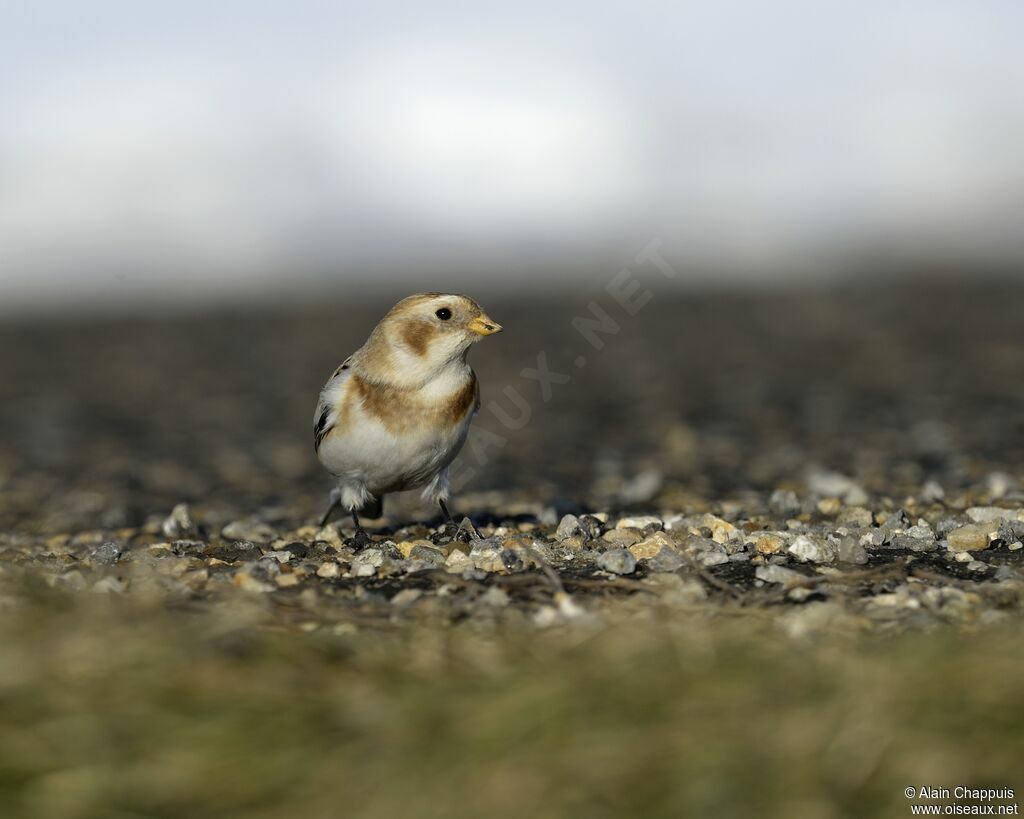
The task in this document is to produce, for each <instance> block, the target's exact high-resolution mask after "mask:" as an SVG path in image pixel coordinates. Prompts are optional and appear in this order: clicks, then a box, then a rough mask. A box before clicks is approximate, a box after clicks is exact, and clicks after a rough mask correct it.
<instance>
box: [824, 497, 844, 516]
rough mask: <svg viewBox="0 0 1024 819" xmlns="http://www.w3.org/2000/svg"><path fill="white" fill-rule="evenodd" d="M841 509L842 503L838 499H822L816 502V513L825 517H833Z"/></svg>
mask: <svg viewBox="0 0 1024 819" xmlns="http://www.w3.org/2000/svg"><path fill="white" fill-rule="evenodd" d="M842 508H843V502H842V501H841V500H839V498H822V499H821V500H820V501H818V511H819V512H821V514H823V515H826V516H827V517H834V516H836V515H838V514H839V511H840V510H841V509H842Z"/></svg>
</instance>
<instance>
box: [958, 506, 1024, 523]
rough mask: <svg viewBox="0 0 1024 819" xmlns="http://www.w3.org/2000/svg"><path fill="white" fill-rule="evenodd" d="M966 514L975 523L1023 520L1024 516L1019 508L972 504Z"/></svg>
mask: <svg viewBox="0 0 1024 819" xmlns="http://www.w3.org/2000/svg"><path fill="white" fill-rule="evenodd" d="M966 515H967V517H968V518H970V520H971V521H972V522H974V523H993V522H995V521H1003V520H1021V519H1022V517H1024V513H1022V511H1021V510H1019V509H1002V508H1000V507H998V506H972V507H971V508H970V509H968V510H967V512H966Z"/></svg>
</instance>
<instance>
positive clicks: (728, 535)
mask: <svg viewBox="0 0 1024 819" xmlns="http://www.w3.org/2000/svg"><path fill="white" fill-rule="evenodd" d="M700 526H702V527H703V526H706V527H708V528H709V529H710V530H711V539H712V540H713V541H715V543H728V542H729V541H730V540H733V539H734V538H736V537H737V536H738V535H739V530H738V529H737V528H736V527H735V526H733V525H732V524H731V523H729V522H728V521H726V520H722V519H721V518H718V517H715V516H714V515H704V517H703V518H701V520H700Z"/></svg>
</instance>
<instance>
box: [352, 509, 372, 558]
mask: <svg viewBox="0 0 1024 819" xmlns="http://www.w3.org/2000/svg"><path fill="white" fill-rule="evenodd" d="M352 522H353V523H355V525H356V535H355V537H354V538H352V545H353V546H355V547H356V548H357V549H365V548H366V547H367V546H369V545H370V536H369V535H368V534H366V530H365V529H364V528H363V525H362V524H361V523H360V522H359V515H357V514H356V510H355V509H353V510H352Z"/></svg>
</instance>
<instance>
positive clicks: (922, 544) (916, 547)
mask: <svg viewBox="0 0 1024 819" xmlns="http://www.w3.org/2000/svg"><path fill="white" fill-rule="evenodd" d="M889 545H890V547H891V548H893V549H906V550H907V551H910V552H934V551H935V550H936V549H938V548H939V544H938V543H936V541H935V538H934V537H924V538H921V537H911V536H910V535H909V534H906V535H897V536H896V537H894V538H893V539H892V542H891V543H890V544H889Z"/></svg>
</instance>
